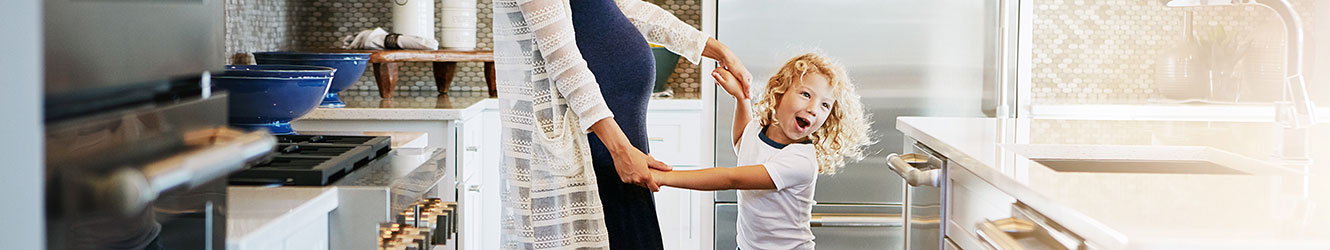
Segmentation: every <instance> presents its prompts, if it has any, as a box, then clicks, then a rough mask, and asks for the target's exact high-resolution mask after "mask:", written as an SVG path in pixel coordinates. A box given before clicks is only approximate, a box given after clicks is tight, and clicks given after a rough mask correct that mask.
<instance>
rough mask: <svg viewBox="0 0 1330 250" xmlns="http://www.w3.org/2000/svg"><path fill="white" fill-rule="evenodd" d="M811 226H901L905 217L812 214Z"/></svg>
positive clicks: (903, 224) (809, 222)
mask: <svg viewBox="0 0 1330 250" xmlns="http://www.w3.org/2000/svg"><path fill="white" fill-rule="evenodd" d="M808 224H810V225H811V226H813V227H903V226H905V219H903V218H901V217H900V216H891V215H878V214H867V215H844V214H834V215H833V214H816V213H814V214H813V218H812V219H811V220H809V221H808Z"/></svg>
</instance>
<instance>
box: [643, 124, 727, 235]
mask: <svg viewBox="0 0 1330 250" xmlns="http://www.w3.org/2000/svg"><path fill="white" fill-rule="evenodd" d="M701 116H702V110H701V102H700V101H695V100H653V101H652V104H651V106H650V107H649V108H648V110H647V120H646V122H647V124H646V125H647V140H648V144H649V145H650V151H651V152H650V153H651V156H652V157H654V158H656V160H659V161H662V162H665V163H666V164H669V165H670V166H673V167H675V168H677V169H695V168H697V167H698V166H700V165H701V161H702V151H701V150H702V145H701V143H702V138H703V137H702V134H701V119H702V117H701ZM655 202H656V218H657V219H658V220H659V221H660V233H661V239H662V240H663V241H664V244H665V249H699V248H701V247H702V246H703V243H706V244H707V245H709V244H710V243H711V242H710V240H704V239H703V235H702V234H704V233H705V234H710V230H704V229H705V228H709V227H711V226H712V224H711V222H710V221H703V220H702V217H703V216H702V214H703V213H704V212H706V211H710V210H711V209H712V196H711V195H709V194H708V193H705V192H699V191H692V190H686V189H676V188H669V187H666V188H661V189H660V192H656V193H655Z"/></svg>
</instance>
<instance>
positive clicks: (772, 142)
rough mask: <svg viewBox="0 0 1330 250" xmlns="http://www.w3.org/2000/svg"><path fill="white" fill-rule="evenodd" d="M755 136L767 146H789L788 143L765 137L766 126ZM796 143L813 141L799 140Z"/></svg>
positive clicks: (778, 147) (777, 147)
mask: <svg viewBox="0 0 1330 250" xmlns="http://www.w3.org/2000/svg"><path fill="white" fill-rule="evenodd" d="M757 138H760V139H762V142H764V143H766V144H767V146H771V147H773V148H776V149H783V148H785V146H789V144H781V143H779V142H776V141H775V140H772V139H771V138H770V137H767V127H762V131H761V132H757ZM798 143H800V144H809V143H813V141H801V142H798Z"/></svg>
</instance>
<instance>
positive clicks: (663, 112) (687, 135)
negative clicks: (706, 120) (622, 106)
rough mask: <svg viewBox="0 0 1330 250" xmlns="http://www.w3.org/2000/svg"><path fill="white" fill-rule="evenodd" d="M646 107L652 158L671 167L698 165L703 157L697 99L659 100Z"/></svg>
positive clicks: (700, 115)
mask: <svg viewBox="0 0 1330 250" xmlns="http://www.w3.org/2000/svg"><path fill="white" fill-rule="evenodd" d="M653 102H662V103H661V104H654V103H653V104H652V106H651V107H650V108H648V110H647V121H646V122H647V124H646V125H647V141H648V142H647V143H648V145H650V151H651V152H650V153H651V157H654V158H656V160H659V161H662V162H665V163H666V164H670V165H671V166H698V165H699V164H700V163H701V158H702V144H701V143H702V133H701V132H702V131H701V130H702V128H701V119H702V110H701V109H700V108H694V107H692V106H696V105H686V104H697V103H700V101H699V102H688V101H683V100H661V101H653Z"/></svg>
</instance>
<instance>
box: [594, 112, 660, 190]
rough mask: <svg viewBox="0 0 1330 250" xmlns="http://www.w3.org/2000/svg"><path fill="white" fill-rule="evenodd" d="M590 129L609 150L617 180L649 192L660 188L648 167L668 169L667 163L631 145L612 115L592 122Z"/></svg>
mask: <svg viewBox="0 0 1330 250" xmlns="http://www.w3.org/2000/svg"><path fill="white" fill-rule="evenodd" d="M591 131H592V132H595V133H596V137H598V138H600V142H601V143H604V144H605V148H606V149H608V150H609V151H610V157H611V158H613V159H614V171H615V172H618V173H619V181H623V183H629V184H634V185H638V186H642V187H645V188H647V189H650V190H651V192H656V191H658V190H660V185H657V184H656V182H655V181H653V180H652V179H651V173H649V172H648V168H654V169H658V170H663V171H669V170H670V169H671V168H670V166H669V165H666V164H665V163H663V162H660V161H657V160H656V159H655V158H652V157H651V156H650V155H647V154H644V153H642V151H641V150H637V148H636V147H633V143H632V142H630V141H628V136H627V135H624V134H623V130H622V129H621V128H619V124H618V123H615V122H614V118H612V117H611V118H605V119H601V120H600V121H597V122H596V124H592V125H591Z"/></svg>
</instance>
